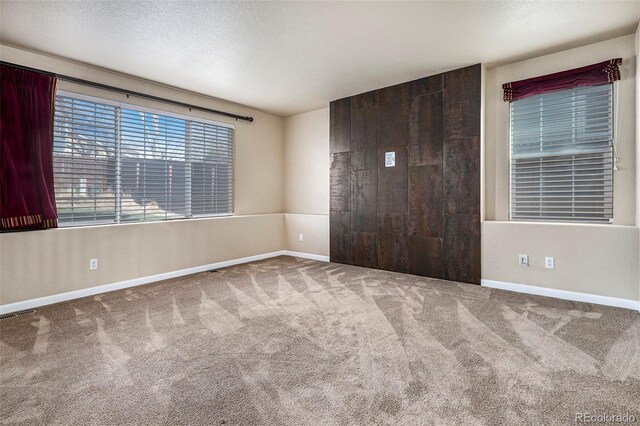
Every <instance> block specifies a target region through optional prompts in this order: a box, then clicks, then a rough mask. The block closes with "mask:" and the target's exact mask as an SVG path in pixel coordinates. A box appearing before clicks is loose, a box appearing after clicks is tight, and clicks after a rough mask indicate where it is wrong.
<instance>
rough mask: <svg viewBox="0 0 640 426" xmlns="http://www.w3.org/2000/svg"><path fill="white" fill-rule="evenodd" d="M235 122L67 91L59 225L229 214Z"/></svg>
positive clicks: (61, 105) (58, 124)
mask: <svg viewBox="0 0 640 426" xmlns="http://www.w3.org/2000/svg"><path fill="white" fill-rule="evenodd" d="M232 177H233V128H232V127H230V126H227V125H224V124H218V123H211V122H203V121H195V120H191V119H186V118H181V117H177V116H171V115H166V114H160V113H158V112H155V111H149V110H147V109H142V108H136V107H133V106H129V105H118V104H110V103H107V102H104V103H102V102H100V101H96V100H93V99H88V98H86V97H77V96H74V95H72V94H66V93H62V94H59V95H58V96H57V97H56V111H55V124H54V178H55V192H56V205H57V209H58V216H59V220H60V223H61V224H62V225H65V224H67V225H73V224H100V223H123V222H138V221H153V220H167V219H179V218H190V217H196V216H211V215H224V214H230V213H232V210H233V207H232Z"/></svg>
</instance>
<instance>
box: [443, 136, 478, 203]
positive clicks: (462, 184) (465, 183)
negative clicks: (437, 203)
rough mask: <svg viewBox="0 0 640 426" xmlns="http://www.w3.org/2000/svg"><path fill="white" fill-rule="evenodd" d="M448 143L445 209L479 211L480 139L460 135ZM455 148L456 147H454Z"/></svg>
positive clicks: (445, 174) (445, 172) (446, 152)
mask: <svg viewBox="0 0 640 426" xmlns="http://www.w3.org/2000/svg"><path fill="white" fill-rule="evenodd" d="M454 141H455V144H454V145H453V147H452V145H451V144H448V145H447V149H446V151H445V166H444V185H443V186H444V211H445V212H446V213H457V214H471V213H475V214H479V213H480V141H479V138H478V137H471V138H457V139H454ZM452 148H453V149H452Z"/></svg>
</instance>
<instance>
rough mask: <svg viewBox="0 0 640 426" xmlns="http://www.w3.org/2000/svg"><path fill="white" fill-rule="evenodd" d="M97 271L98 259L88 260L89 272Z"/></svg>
mask: <svg viewBox="0 0 640 426" xmlns="http://www.w3.org/2000/svg"><path fill="white" fill-rule="evenodd" d="M94 269H98V259H89V270H94Z"/></svg>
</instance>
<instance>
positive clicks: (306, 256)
mask: <svg viewBox="0 0 640 426" xmlns="http://www.w3.org/2000/svg"><path fill="white" fill-rule="evenodd" d="M282 254H283V255H285V256H293V257H302V258H304V259H311V260H319V261H320V262H328V261H329V256H321V255H319V254H311V253H302V252H299V251H290V250H283V252H282Z"/></svg>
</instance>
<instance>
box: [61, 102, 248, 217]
mask: <svg viewBox="0 0 640 426" xmlns="http://www.w3.org/2000/svg"><path fill="white" fill-rule="evenodd" d="M57 96H66V97H69V98H74V99H78V100H82V101H86V102H95V103H99V104H104V105H109V106H113V107H116V108H120V109H123V108H124V109H131V110H135V111H140V112H144V113H149V114H157V115H163V116H167V117H171V118H176V119H180V120H188V121H194V122H199V123H204V124H209V125H214V126H220V127H226V128H229V129H232V130H233V137H232V139H231V144H232V149H231V176H232V179H231V203H230V207H231V211H230V212H229V213H213V214H196V215H194V214H193V213H192V214H191V215H190V216H188V217H180V218H175V219H157V220H139V221H128V222H121V221H120V213H121V207H119V204H120V196H121V194H119V193H118V194H116V219H115V220H114V221H110V220H99V221H77V222H62V221H60V220H58V227H59V228H77V227H91V226H108V225H134V224H144V223H157V222H169V221H178V220H191V219H206V218H220V217H230V216H234V215H235V183H236V182H235V166H236V164H235V163H236V161H235V160H236V158H235V155H236V149H235V128H236V126H235V125H233V124H229V123H224V122H221V121H215V120H210V119H206V118H201V117H196V116H192V115H186V114H179V113H175V112H172V111H166V110H161V109H157V108H151V107H147V106H142V105H137V104H134V103H128V102H122V101H115V100H113V99H109V98H101V97H99V96H93V95H86V94H84V93H78V92H74V91H72V90H65V89H57V90H56V93H55V97H57ZM118 116H120V114H118ZM54 126H55V119H54ZM118 127H120V124H119V123H118ZM118 133H119V132H118ZM121 142H122V141H121V138H120V136H119V135H118V138H117V147H118V150H119V149H120V146H121V145H120V144H121ZM54 156H55V153H54ZM117 167H118V169H119V168H120V167H121V164H120V163H118V165H117ZM54 178H55V173H54ZM190 191H191V189H190ZM56 208H57V204H56Z"/></svg>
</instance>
